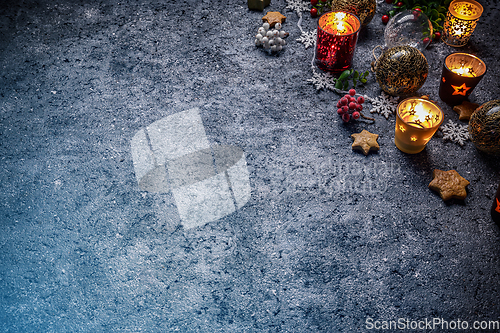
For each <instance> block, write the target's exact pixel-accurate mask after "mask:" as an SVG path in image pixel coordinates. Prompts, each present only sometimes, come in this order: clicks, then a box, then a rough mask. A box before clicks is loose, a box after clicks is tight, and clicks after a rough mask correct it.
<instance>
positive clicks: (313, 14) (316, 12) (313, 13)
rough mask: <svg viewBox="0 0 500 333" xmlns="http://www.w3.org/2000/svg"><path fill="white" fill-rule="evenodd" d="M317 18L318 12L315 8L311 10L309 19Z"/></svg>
mask: <svg viewBox="0 0 500 333" xmlns="http://www.w3.org/2000/svg"><path fill="white" fill-rule="evenodd" d="M316 16H318V10H317V9H316V8H311V17H316Z"/></svg>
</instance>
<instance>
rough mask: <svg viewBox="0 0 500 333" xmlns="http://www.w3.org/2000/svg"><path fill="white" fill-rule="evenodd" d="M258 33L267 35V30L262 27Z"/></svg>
mask: <svg viewBox="0 0 500 333" xmlns="http://www.w3.org/2000/svg"><path fill="white" fill-rule="evenodd" d="M257 33H259V34H261V35H265V34H266V29H264V28H263V27H260V28H259V30H257Z"/></svg>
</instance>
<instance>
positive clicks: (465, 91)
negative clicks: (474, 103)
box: [439, 53, 486, 105]
mask: <svg viewBox="0 0 500 333" xmlns="http://www.w3.org/2000/svg"><path fill="white" fill-rule="evenodd" d="M485 73H486V64H485V63H484V61H482V60H481V59H479V58H478V57H476V56H474V55H472V54H468V53H452V54H450V55H449V56H447V57H446V58H445V60H444V64H443V73H442V75H441V83H440V85H439V97H440V98H441V100H443V101H444V102H446V103H448V104H452V105H457V104H460V103H462V102H463V101H464V100H465V99H466V98H467V97H468V96H469V95H470V94H471V93H472V91H473V90H474V88H475V87H476V85H477V84H478V83H479V81H481V78H482V77H483V76H484V74H485Z"/></svg>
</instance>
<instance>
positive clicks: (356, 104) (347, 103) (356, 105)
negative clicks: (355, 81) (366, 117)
mask: <svg viewBox="0 0 500 333" xmlns="http://www.w3.org/2000/svg"><path fill="white" fill-rule="evenodd" d="M355 95H356V90H354V89H351V90H349V94H348V95H345V96H344V97H342V98H341V99H339V101H338V102H337V108H338V110H337V113H338V114H339V115H340V116H342V120H343V121H344V122H346V123H348V122H349V120H351V118H352V119H354V120H356V119H358V118H359V117H360V116H361V110H363V103H364V102H365V98H364V97H363V96H359V97H358V98H355V97H354V96H355Z"/></svg>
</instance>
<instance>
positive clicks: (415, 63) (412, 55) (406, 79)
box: [373, 45, 429, 96]
mask: <svg viewBox="0 0 500 333" xmlns="http://www.w3.org/2000/svg"><path fill="white" fill-rule="evenodd" d="M373 70H374V71H375V77H376V79H377V82H378V84H379V85H380V88H382V90H383V91H385V92H386V93H388V94H389V95H393V96H404V95H409V94H413V93H414V92H416V91H417V90H418V89H420V88H421V87H422V86H423V85H424V83H425V80H426V79H427V75H428V74H429V64H428V63H427V59H426V58H425V56H424V55H423V54H422V52H420V51H419V50H417V49H416V48H414V47H411V46H408V45H403V46H395V47H393V48H390V49H388V50H387V51H385V52H384V53H383V54H382V55H381V56H380V57H379V58H378V59H377V61H376V62H375V63H374V66H373Z"/></svg>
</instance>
